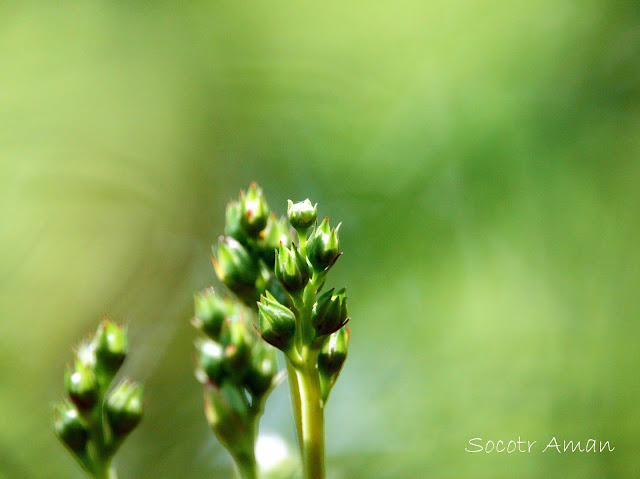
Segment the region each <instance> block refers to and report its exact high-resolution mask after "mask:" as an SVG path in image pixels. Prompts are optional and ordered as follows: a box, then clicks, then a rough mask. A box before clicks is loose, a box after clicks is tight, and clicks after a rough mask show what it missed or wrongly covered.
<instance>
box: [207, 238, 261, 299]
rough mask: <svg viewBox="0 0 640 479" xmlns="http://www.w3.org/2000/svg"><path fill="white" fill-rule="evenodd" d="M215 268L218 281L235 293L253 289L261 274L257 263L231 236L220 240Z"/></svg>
mask: <svg viewBox="0 0 640 479" xmlns="http://www.w3.org/2000/svg"><path fill="white" fill-rule="evenodd" d="M213 267H214V269H215V271H216V275H217V276H218V279H220V281H221V282H222V283H223V284H224V285H225V286H227V287H228V288H229V289H230V290H231V291H233V292H236V291H244V290H246V289H247V288H252V287H253V286H254V284H255V281H256V278H257V277H258V273H259V269H258V264H257V263H256V261H255V260H254V259H253V258H252V257H251V256H250V255H249V253H248V252H247V250H246V249H245V248H244V246H242V245H241V244H240V243H239V242H238V241H236V240H235V239H233V238H231V237H230V236H226V237H221V238H220V240H219V242H218V255H217V257H213Z"/></svg>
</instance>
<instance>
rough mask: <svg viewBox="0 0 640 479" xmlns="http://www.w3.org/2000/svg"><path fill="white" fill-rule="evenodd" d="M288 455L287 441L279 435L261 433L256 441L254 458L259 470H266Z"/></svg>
mask: <svg viewBox="0 0 640 479" xmlns="http://www.w3.org/2000/svg"><path fill="white" fill-rule="evenodd" d="M288 456H289V448H288V447H287V443H286V442H285V441H284V440H283V439H282V438H281V437H279V436H273V435H268V434H265V435H261V436H259V437H258V441H257V443H256V460H257V461H258V465H259V466H260V470H262V471H264V472H267V471H269V470H270V469H273V468H274V467H276V466H278V465H279V464H280V463H281V462H283V461H284V460H285V459H287V457H288Z"/></svg>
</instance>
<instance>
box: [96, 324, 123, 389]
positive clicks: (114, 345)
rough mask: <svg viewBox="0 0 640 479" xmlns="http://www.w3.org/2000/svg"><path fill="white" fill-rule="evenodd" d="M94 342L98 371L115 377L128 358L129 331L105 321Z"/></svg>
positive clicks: (99, 328)
mask: <svg viewBox="0 0 640 479" xmlns="http://www.w3.org/2000/svg"><path fill="white" fill-rule="evenodd" d="M94 342H95V355H96V364H97V369H98V370H99V371H104V372H106V373H107V374H108V375H109V376H110V377H113V376H114V375H115V373H116V372H117V371H118V369H120V366H122V363H123V362H124V360H125V358H126V356H127V346H128V339H127V329H126V328H125V327H124V326H122V325H119V324H116V323H114V322H113V321H112V320H110V319H105V320H104V321H103V322H102V324H101V325H100V326H99V327H98V331H97V333H96V336H95V339H94Z"/></svg>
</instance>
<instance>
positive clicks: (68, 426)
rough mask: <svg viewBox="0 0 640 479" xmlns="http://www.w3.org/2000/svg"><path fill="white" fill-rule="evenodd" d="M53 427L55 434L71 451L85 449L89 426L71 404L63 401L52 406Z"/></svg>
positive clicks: (78, 451) (77, 451) (82, 450)
mask: <svg viewBox="0 0 640 479" xmlns="http://www.w3.org/2000/svg"><path fill="white" fill-rule="evenodd" d="M53 429H54V431H55V433H56V436H58V438H59V439H60V440H61V441H62V442H63V443H64V444H65V445H66V446H67V447H68V448H69V449H71V450H72V451H73V452H76V453H81V452H84V451H85V449H86V447H87V441H88V440H89V428H88V427H87V424H86V423H85V422H84V420H83V419H82V418H81V417H80V414H78V411H77V409H76V408H75V407H73V406H72V405H71V404H69V403H66V402H65V403H60V404H56V405H55V406H54V408H53Z"/></svg>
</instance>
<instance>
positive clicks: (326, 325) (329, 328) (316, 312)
mask: <svg viewBox="0 0 640 479" xmlns="http://www.w3.org/2000/svg"><path fill="white" fill-rule="evenodd" d="M345 293H346V288H342V289H341V290H340V291H338V292H337V293H334V290H333V289H330V290H329V291H326V292H325V293H323V294H321V295H320V297H319V298H318V301H316V303H315V304H314V305H313V309H312V310H311V324H313V327H314V328H315V330H316V331H317V333H318V336H323V335H325V334H331V333H333V332H335V331H337V330H338V329H340V328H341V327H342V326H344V325H345V324H346V322H347V321H348V319H347V298H346V296H345Z"/></svg>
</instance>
